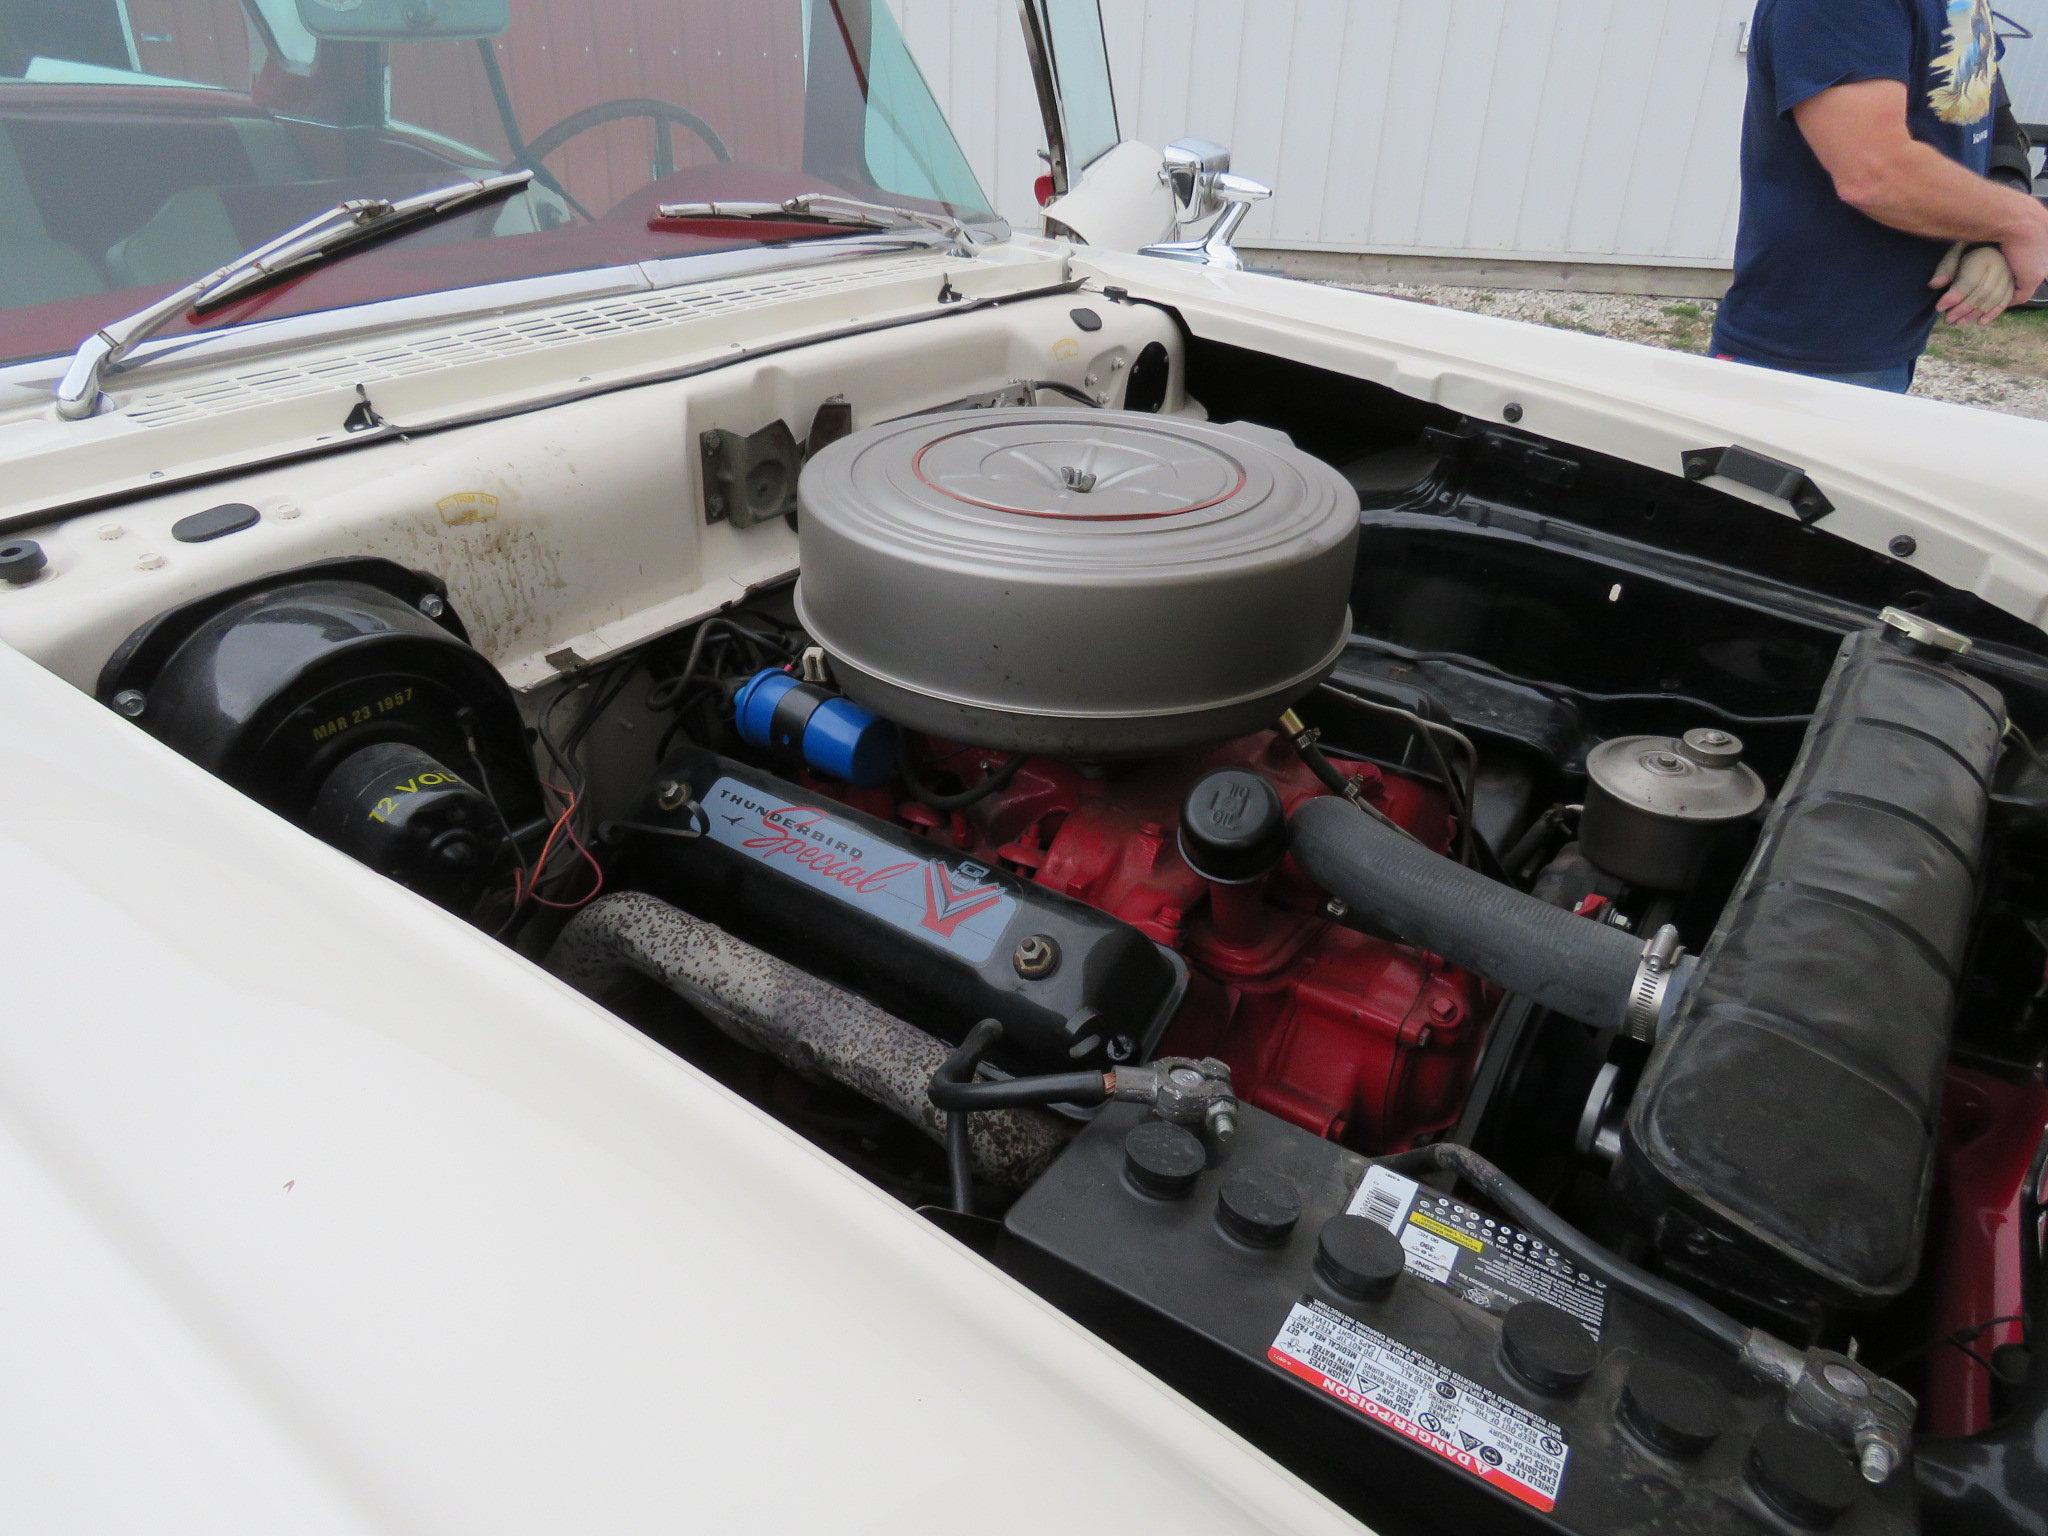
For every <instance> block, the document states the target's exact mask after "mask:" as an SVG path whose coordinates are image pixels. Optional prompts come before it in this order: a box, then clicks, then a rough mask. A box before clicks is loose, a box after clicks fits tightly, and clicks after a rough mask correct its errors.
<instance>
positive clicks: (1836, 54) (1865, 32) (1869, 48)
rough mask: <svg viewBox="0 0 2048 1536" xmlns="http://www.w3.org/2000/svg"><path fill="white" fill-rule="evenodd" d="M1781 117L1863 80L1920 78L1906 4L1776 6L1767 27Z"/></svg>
mask: <svg viewBox="0 0 2048 1536" xmlns="http://www.w3.org/2000/svg"><path fill="white" fill-rule="evenodd" d="M1761 24H1762V28H1763V30H1764V32H1765V36H1764V37H1763V38H1761V39H1758V42H1760V43H1763V44H1764V45H1765V46H1768V47H1769V49H1770V60H1771V73H1772V89H1773V92H1774V94H1775V96H1776V103H1775V104H1776V106H1777V109H1778V115H1779V116H1780V117H1785V118H1789V117H1790V116H1791V115H1792V110H1793V108H1795V107H1798V106H1800V105H1802V104H1803V103H1805V102H1808V101H1811V100H1812V99H1813V98H1814V97H1816V96H1818V95H1819V94H1820V93H1821V92H1822V91H1826V90H1831V89H1833V88H1834V87H1835V86H1838V85H1854V84H1855V83H1856V82H1858V81H1860V80H1896V81H1898V82H1899V83H1900V84H1901V85H1904V86H1908V87H1910V86H1911V85H1912V83H1913V80H1914V78H1915V74H1916V70H1915V65H1916V63H1917V62H1918V61H1917V60H1915V59H1914V57H1913V18H1912V15H1911V13H1910V12H1909V11H1908V10H1907V8H1906V5H1905V4H1904V3H1903V0H1776V3H1775V4H1774V5H1773V6H1771V7H1770V9H1769V15H1768V17H1767V18H1763V19H1762V21H1761Z"/></svg>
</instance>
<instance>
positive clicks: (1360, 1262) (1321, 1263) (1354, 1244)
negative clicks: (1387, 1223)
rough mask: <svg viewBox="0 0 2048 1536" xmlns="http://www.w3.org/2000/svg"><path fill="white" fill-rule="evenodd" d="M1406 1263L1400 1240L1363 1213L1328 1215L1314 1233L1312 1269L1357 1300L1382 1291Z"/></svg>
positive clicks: (1387, 1288)
mask: <svg viewBox="0 0 2048 1536" xmlns="http://www.w3.org/2000/svg"><path fill="white" fill-rule="evenodd" d="M1407 1267H1408V1255H1407V1254H1406V1253H1405V1252H1404V1251H1403V1250H1402V1248H1401V1240H1400V1239H1399V1238H1398V1237H1396V1236H1394V1234H1393V1233H1391V1232H1389V1231H1388V1230H1387V1229H1386V1228H1385V1227H1383V1226H1381V1225H1380V1224H1379V1223H1378V1222H1376V1221H1373V1220H1371V1219H1370V1218H1368V1217H1365V1216H1332V1217H1331V1218H1330V1219H1329V1220H1328V1221H1326V1222H1324V1223H1323V1230H1322V1231H1321V1233H1319V1234H1318V1235H1317V1237H1316V1273H1317V1274H1319V1275H1321V1276H1322V1277H1323V1278H1324V1279H1325V1280H1327V1281H1329V1283H1330V1284H1331V1285H1332V1286H1333V1287H1335V1288H1336V1289H1337V1290H1340V1291H1342V1292H1343V1293H1344V1294H1345V1295H1346V1296H1354V1297H1356V1298H1358V1299H1359V1300H1360V1301H1371V1300H1374V1299H1376V1298H1378V1297H1381V1296H1384V1295H1386V1294H1387V1292H1388V1291H1390V1290H1392V1289H1393V1288H1394V1282H1395V1281H1396V1280H1398V1279H1400V1278H1401V1271H1402V1270H1404V1269H1406V1268H1407Z"/></svg>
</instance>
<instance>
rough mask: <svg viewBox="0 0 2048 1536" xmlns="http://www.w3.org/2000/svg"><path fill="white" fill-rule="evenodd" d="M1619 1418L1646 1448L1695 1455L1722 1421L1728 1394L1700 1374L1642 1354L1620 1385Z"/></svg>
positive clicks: (1725, 1418) (1710, 1440)
mask: <svg viewBox="0 0 2048 1536" xmlns="http://www.w3.org/2000/svg"><path fill="white" fill-rule="evenodd" d="M1620 1415H1621V1422H1622V1423H1623V1424H1625V1425H1627V1426H1628V1428H1629V1429H1631V1430H1633V1431H1634V1432H1635V1435H1636V1437H1637V1438H1638V1439H1640V1440H1641V1441H1643V1442H1644V1443H1645V1444H1646V1445H1648V1446H1649V1447H1650V1448H1651V1449H1652V1450H1658V1451H1662V1452H1664V1453H1665V1454H1666V1455H1668V1456H1679V1457H1689V1456H1697V1455H1699V1454H1700V1452H1702V1451H1704V1450H1705V1449H1706V1448H1707V1447H1708V1446H1710V1445H1712V1444H1713V1443H1714V1440H1715V1438H1716V1437H1717V1436H1719V1435H1720V1433H1721V1430H1722V1429H1723V1427H1725V1426H1726V1424H1727V1422H1728V1397H1727V1394H1726V1393H1725V1392H1723V1391H1722V1390H1721V1388H1719V1387H1717V1386H1715V1385H1714V1384H1713V1383H1712V1382H1710V1381H1708V1380H1707V1379H1706V1378H1705V1377H1704V1376H1700V1375H1697V1374H1695V1373H1694V1372H1692V1371H1688V1370H1687V1369H1685V1367H1684V1366H1681V1365H1674V1364H1672V1362H1670V1361H1669V1360H1659V1359H1657V1358H1656V1357H1655V1356H1654V1355H1645V1356H1643V1357H1642V1358H1641V1359H1639V1360H1637V1361H1636V1362H1635V1363H1634V1364H1633V1365H1631V1366H1630V1367H1629V1368H1628V1377H1627V1379H1626V1380H1625V1381H1623V1382H1622V1386H1621V1405H1620Z"/></svg>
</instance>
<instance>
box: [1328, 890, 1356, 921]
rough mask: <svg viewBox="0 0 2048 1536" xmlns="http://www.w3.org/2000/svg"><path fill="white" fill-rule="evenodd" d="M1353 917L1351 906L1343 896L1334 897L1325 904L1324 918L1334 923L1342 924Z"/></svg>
mask: <svg viewBox="0 0 2048 1536" xmlns="http://www.w3.org/2000/svg"><path fill="white" fill-rule="evenodd" d="M1350 915H1351V904H1350V903H1349V902H1348V901H1346V900H1344V898H1343V897H1341V896H1332V897H1331V898H1330V899H1329V900H1328V901H1326V902H1324V903H1323V916H1325V917H1327V918H1328V919H1329V920H1330V921H1331V922H1333V923H1341V922H1343V921H1344V919H1345V918H1347V917H1349V916H1350Z"/></svg>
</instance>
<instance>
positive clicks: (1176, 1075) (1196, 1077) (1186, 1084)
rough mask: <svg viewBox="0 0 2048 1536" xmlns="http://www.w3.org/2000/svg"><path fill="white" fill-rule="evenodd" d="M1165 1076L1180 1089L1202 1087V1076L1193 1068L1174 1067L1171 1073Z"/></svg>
mask: <svg viewBox="0 0 2048 1536" xmlns="http://www.w3.org/2000/svg"><path fill="white" fill-rule="evenodd" d="M1167 1076H1168V1077H1170V1078H1172V1079H1173V1081H1174V1083H1175V1084H1176V1085H1177V1086H1179V1087H1182V1088H1199V1087H1201V1086H1202V1074H1201V1073H1200V1072H1198V1071H1196V1070H1195V1069H1194V1068H1193V1067H1175V1068H1174V1069H1173V1070H1172V1071H1171V1072H1169V1073H1167Z"/></svg>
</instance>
